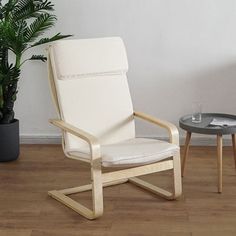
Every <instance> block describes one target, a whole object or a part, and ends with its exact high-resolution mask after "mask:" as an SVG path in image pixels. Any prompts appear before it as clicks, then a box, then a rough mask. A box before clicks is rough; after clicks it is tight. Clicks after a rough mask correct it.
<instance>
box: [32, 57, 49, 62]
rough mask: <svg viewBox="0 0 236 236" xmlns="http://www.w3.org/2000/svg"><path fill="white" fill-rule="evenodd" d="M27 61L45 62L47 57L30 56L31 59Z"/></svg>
mask: <svg viewBox="0 0 236 236" xmlns="http://www.w3.org/2000/svg"><path fill="white" fill-rule="evenodd" d="M28 60H40V61H43V62H45V61H47V57H45V56H44V55H32V57H31V58H29V59H28Z"/></svg>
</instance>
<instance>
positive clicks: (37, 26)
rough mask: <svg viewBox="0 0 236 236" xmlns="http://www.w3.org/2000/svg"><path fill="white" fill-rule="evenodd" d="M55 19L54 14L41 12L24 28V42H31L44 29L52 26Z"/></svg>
mask: <svg viewBox="0 0 236 236" xmlns="http://www.w3.org/2000/svg"><path fill="white" fill-rule="evenodd" d="M55 21H56V16H54V15H50V14H48V13H42V14H41V15H39V16H38V17H37V18H36V19H35V20H34V21H33V23H31V24H30V26H29V27H28V28H27V29H26V32H25V42H27V43H29V42H33V41H34V40H35V39H37V38H38V37H39V36H40V35H42V34H43V33H44V32H45V31H46V30H48V29H49V28H51V27H52V26H54V23H55Z"/></svg>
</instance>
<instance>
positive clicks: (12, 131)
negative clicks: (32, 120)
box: [0, 119, 20, 162]
mask: <svg viewBox="0 0 236 236" xmlns="http://www.w3.org/2000/svg"><path fill="white" fill-rule="evenodd" d="M19 152H20V138H19V120H16V119H15V120H14V121H13V122H12V123H10V124H0V162H3V161H14V160H16V159H17V158H18V157H19Z"/></svg>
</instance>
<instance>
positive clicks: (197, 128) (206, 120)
mask: <svg viewBox="0 0 236 236" xmlns="http://www.w3.org/2000/svg"><path fill="white" fill-rule="evenodd" d="M214 118H216V119H217V118H220V119H230V120H235V121H236V116H234V115H229V114H220V113H202V121H201V122H200V123H193V122H192V115H186V116H183V117H181V118H180V120H179V126H180V127H181V128H182V129H184V130H186V131H187V134H186V139H185V146H184V155H183V160H182V170H181V171H182V176H183V175H184V168H185V162H186V158H187V156H188V150H189V144H190V139H191V134H192V133H199V134H210V135H216V136H217V167H218V192H219V193H221V192H222V136H223V135H225V134H231V135H232V144H233V151H234V161H235V168H236V136H235V134H236V126H227V125H223V126H212V125H211V124H210V123H211V122H212V120H213V119H214Z"/></svg>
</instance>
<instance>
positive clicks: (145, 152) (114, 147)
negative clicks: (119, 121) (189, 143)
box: [68, 138, 179, 167]
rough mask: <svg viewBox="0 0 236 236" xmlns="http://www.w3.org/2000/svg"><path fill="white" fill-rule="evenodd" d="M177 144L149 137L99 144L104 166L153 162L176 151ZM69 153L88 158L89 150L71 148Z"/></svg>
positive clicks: (136, 164)
mask: <svg viewBox="0 0 236 236" xmlns="http://www.w3.org/2000/svg"><path fill="white" fill-rule="evenodd" d="M178 151H179V147H178V146H177V145H174V144H171V143H168V142H164V141H160V140H156V139H149V138H134V139H129V140H126V141H122V142H119V143H115V144H109V145H101V154H102V165H103V166H104V167H124V166H127V167H129V166H138V165H144V164H149V163H154V162H157V161H160V160H163V159H166V158H169V157H171V156H173V155H175V154H176V153H178ZM68 154H69V155H73V156H78V157H81V158H86V159H87V158H90V155H89V151H86V150H83V151H82V150H80V151H77V150H71V151H69V152H68Z"/></svg>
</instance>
